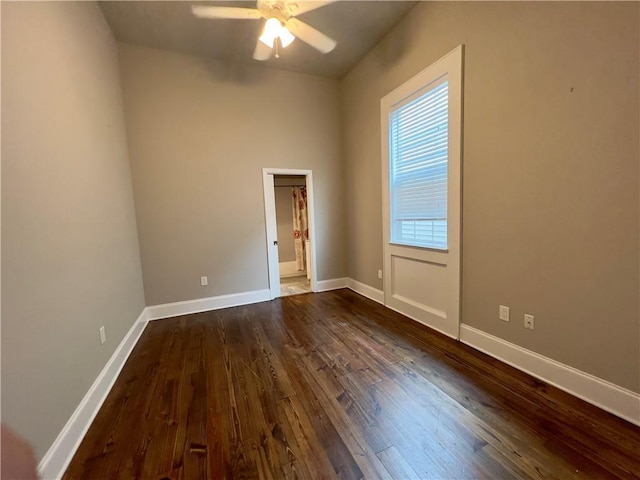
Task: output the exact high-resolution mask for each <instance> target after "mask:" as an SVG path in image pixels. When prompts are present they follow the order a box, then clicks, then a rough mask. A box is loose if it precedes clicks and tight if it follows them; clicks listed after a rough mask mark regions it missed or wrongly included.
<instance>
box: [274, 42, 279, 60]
mask: <svg viewBox="0 0 640 480" xmlns="http://www.w3.org/2000/svg"><path fill="white" fill-rule="evenodd" d="M273 43H275V47H276V58H280V52H279V51H278V45H280V39H279V38H276V39H275V41H274V42H273Z"/></svg>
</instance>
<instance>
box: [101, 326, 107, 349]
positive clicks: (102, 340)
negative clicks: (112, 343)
mask: <svg viewBox="0 0 640 480" xmlns="http://www.w3.org/2000/svg"><path fill="white" fill-rule="evenodd" d="M106 341H107V334H106V332H105V331H104V327H100V345H103V344H104V342H106Z"/></svg>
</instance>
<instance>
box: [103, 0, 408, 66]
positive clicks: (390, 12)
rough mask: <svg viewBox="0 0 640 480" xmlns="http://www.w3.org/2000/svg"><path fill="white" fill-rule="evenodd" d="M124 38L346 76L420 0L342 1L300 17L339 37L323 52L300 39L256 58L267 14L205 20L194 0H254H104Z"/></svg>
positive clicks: (106, 11) (115, 28)
mask: <svg viewBox="0 0 640 480" xmlns="http://www.w3.org/2000/svg"><path fill="white" fill-rule="evenodd" d="M99 4H100V8H101V9H102V11H103V13H104V16H105V18H106V19H107V22H108V23H109V26H110V27H111V30H112V31H113V34H114V36H115V37H116V39H117V40H118V41H120V42H125V43H132V44H136V45H144V46H147V47H154V48H161V49H165V50H171V51H175V52H181V53H188V54H193V55H199V56H205V57H210V58H216V59H222V60H232V61H235V62H241V63H254V64H261V65H264V66H268V67H272V68H279V69H283V70H289V71H294V72H300V73H309V74H314V75H321V76H325V77H333V78H340V77H342V76H343V75H344V74H346V73H347V72H348V71H349V70H350V69H351V68H352V67H353V66H354V65H355V64H356V63H358V61H359V60H360V59H361V58H362V57H363V56H364V55H365V54H366V53H367V52H369V51H370V50H371V49H372V48H373V47H374V46H375V45H376V44H377V43H378V42H379V41H380V40H381V39H382V37H383V36H384V34H385V33H387V32H388V31H389V30H390V29H391V28H392V27H393V26H394V25H395V24H396V23H398V21H399V20H400V19H401V18H402V17H403V16H404V15H406V14H407V12H409V10H410V9H411V8H412V7H413V6H414V5H415V4H416V2H414V1H351V0H343V1H339V2H336V3H333V4H330V5H327V6H325V7H322V8H320V9H317V10H313V11H310V12H307V13H305V14H303V15H301V16H300V17H299V18H300V19H301V20H303V21H305V22H307V23H308V24H310V25H311V26H313V27H315V28H317V29H319V30H320V31H322V32H323V33H325V34H327V35H329V36H330V37H332V38H333V39H335V40H336V41H337V42H338V46H337V47H336V48H335V49H334V50H333V51H332V52H330V53H329V54H327V55H322V54H321V53H319V52H318V51H316V50H314V49H313V48H311V47H309V46H308V45H307V44H305V43H304V42H302V41H300V40H296V41H294V42H293V43H292V44H291V45H290V46H289V47H287V48H286V49H285V50H281V52H280V58H279V59H276V58H271V59H270V60H268V61H266V62H258V61H256V60H253V58H252V55H253V50H254V48H255V45H256V40H257V38H258V36H259V35H260V32H261V29H262V26H263V24H264V21H263V20H205V19H199V18H196V17H195V16H194V15H193V14H192V13H191V5H192V4H197V5H206V4H209V5H212V4H215V5H224V6H241V7H255V2H249V1H233V2H228V1H216V2H189V1H161V2H155V1H102V2H99Z"/></svg>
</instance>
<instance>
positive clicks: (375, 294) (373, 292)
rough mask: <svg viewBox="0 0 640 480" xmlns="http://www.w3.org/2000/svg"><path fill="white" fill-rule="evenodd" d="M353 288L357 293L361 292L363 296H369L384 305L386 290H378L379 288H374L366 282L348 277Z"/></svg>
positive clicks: (349, 285)
mask: <svg viewBox="0 0 640 480" xmlns="http://www.w3.org/2000/svg"><path fill="white" fill-rule="evenodd" d="M347 286H348V287H349V288H350V289H351V290H353V291H354V292H356V293H359V294H360V295H362V296H363V297H367V298H368V299H370V300H373V301H374V302H378V303H379V304H381V305H384V292H383V291H382V290H378V289H377V288H373V287H371V286H369V285H367V284H366V283H362V282H359V281H357V280H354V279H353V278H349V279H348V285H347Z"/></svg>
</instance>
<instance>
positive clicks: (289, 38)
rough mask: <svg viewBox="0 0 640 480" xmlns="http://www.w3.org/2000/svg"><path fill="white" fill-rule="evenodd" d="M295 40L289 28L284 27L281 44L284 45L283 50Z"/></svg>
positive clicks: (281, 33)
mask: <svg viewBox="0 0 640 480" xmlns="http://www.w3.org/2000/svg"><path fill="white" fill-rule="evenodd" d="M295 39H296V37H294V36H293V34H292V33H291V32H290V31H289V30H287V27H282V28H281V29H280V43H281V44H282V48H287V47H288V46H289V45H291V42H293V41H294V40H295Z"/></svg>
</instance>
